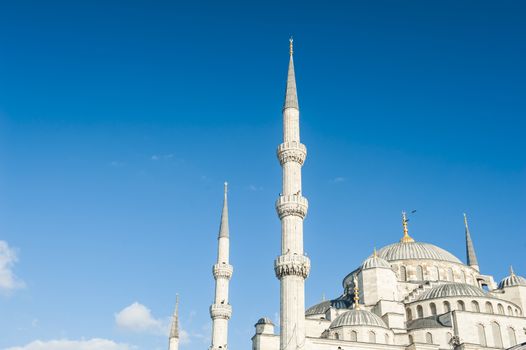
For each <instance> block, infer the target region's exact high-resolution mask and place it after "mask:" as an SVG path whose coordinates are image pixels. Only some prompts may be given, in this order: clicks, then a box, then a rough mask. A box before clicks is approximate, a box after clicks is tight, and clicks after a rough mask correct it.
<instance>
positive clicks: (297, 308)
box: [274, 38, 310, 350]
mask: <svg viewBox="0 0 526 350" xmlns="http://www.w3.org/2000/svg"><path fill="white" fill-rule="evenodd" d="M292 50H293V47H292V38H291V39H290V61H289V70H288V78H287V89H286V93H285V103H284V105H283V143H282V144H281V145H279V146H278V150H277V155H278V159H279V162H280V164H281V167H282V169H283V184H282V186H283V189H282V192H281V194H280V196H279V198H278V200H277V202H276V209H277V212H278V216H279V218H280V220H281V255H280V256H279V257H278V258H277V259H276V261H275V262H274V270H275V272H276V276H277V278H278V279H279V280H280V290H281V292H280V329H281V330H280V349H281V350H297V349H303V348H304V346H305V279H306V278H307V276H308V274H309V270H310V261H309V259H308V258H307V257H306V256H305V255H304V253H303V219H304V218H305V215H307V207H308V202H307V199H306V198H305V197H303V196H302V192H301V167H302V166H303V162H304V161H305V157H306V155H307V150H306V148H305V145H303V144H302V143H301V142H300V125H299V114H300V111H299V105H298V95H297V92H296V78H295V75H294V62H293V58H292V55H293V51H292Z"/></svg>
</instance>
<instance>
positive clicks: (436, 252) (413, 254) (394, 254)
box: [377, 242, 462, 264]
mask: <svg viewBox="0 0 526 350" xmlns="http://www.w3.org/2000/svg"><path fill="white" fill-rule="evenodd" d="M377 254H378V256H379V257H381V258H383V259H385V260H387V261H395V260H412V259H416V260H418V259H427V260H441V261H449V262H452V263H457V264H462V262H461V261H460V260H459V259H458V258H457V257H456V256H454V255H453V254H451V253H450V252H448V251H446V250H444V249H442V248H439V247H437V246H436V245H433V244H429V243H423V242H398V243H393V244H390V245H388V246H386V247H383V248H382V249H380V250H379V251H378V253H377Z"/></svg>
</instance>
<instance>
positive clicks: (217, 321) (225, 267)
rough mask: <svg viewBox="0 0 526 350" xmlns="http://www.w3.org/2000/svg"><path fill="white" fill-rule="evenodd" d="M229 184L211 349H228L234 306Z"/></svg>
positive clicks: (212, 309) (221, 228)
mask: <svg viewBox="0 0 526 350" xmlns="http://www.w3.org/2000/svg"><path fill="white" fill-rule="evenodd" d="M227 186H228V184H227V183H226V182H225V193H224V201H223V212H222V213H221V224H220V226H219V243H218V249H217V264H215V265H214V268H213V273H214V278H215V280H216V294H215V299H214V303H213V304H212V305H211V306H210V317H211V318H212V345H211V346H210V349H212V350H218V349H227V344H228V341H227V338H228V320H229V319H230V316H232V306H230V304H229V303H228V284H229V282H230V278H231V277H232V272H233V270H234V268H233V267H232V265H230V264H229V263H228V261H229V255H230V238H229V232H228V199H227V189H228V187H227Z"/></svg>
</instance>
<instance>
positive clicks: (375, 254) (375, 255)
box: [373, 247, 378, 258]
mask: <svg viewBox="0 0 526 350" xmlns="http://www.w3.org/2000/svg"><path fill="white" fill-rule="evenodd" d="M377 257H378V254H377V253H376V247H374V250H373V258H377Z"/></svg>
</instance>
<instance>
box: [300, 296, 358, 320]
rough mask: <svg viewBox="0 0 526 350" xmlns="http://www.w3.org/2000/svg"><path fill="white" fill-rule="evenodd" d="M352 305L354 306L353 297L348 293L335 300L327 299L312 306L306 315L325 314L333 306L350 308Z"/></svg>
mask: <svg viewBox="0 0 526 350" xmlns="http://www.w3.org/2000/svg"><path fill="white" fill-rule="evenodd" d="M351 306H352V299H351V298H350V297H349V296H348V295H347V294H344V295H342V296H341V297H339V298H336V299H333V300H325V301H322V302H321V303H318V304H316V305H314V306H311V307H310V308H308V309H307V310H306V311H305V316H312V315H320V314H324V313H326V312H327V310H329V309H330V308H331V307H333V308H335V309H348V308H350V307H351Z"/></svg>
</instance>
